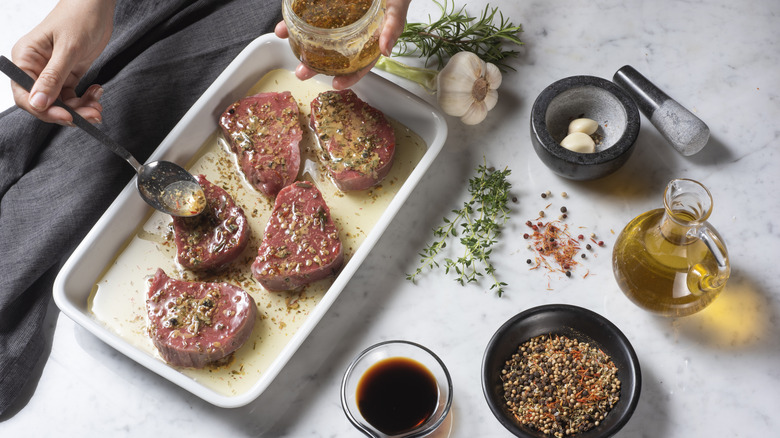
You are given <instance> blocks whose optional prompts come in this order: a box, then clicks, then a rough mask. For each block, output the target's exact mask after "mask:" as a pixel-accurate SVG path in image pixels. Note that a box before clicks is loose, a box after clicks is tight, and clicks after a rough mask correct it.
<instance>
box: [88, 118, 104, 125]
mask: <svg viewBox="0 0 780 438" xmlns="http://www.w3.org/2000/svg"><path fill="white" fill-rule="evenodd" d="M89 123H92V124H93V125H98V124H100V123H103V121H102V120H100V118H98V117H92V118H91V119H89Z"/></svg>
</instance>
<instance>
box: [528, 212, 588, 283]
mask: <svg viewBox="0 0 780 438" xmlns="http://www.w3.org/2000/svg"><path fill="white" fill-rule="evenodd" d="M537 225H538V228H539V229H538V230H535V231H534V233H533V234H532V235H531V236H530V237H531V238H532V239H533V240H534V245H533V246H532V247H533V249H534V250H535V251H536V253H537V266H539V265H543V266H545V267H546V268H547V269H548V270H549V271H559V272H562V273H564V274H565V273H566V272H569V271H571V270H572V269H573V268H574V267H575V266H576V265H577V264H578V262H577V261H576V260H574V257H575V256H576V255H577V253H579V251H580V245H579V242H578V241H577V240H576V239H574V238H572V237H571V236H570V235H569V232H568V225H566V224H561V223H560V222H557V221H551V222H548V223H546V224H544V223H541V222H539V223H538V224H537ZM568 275H571V272H569V274H568Z"/></svg>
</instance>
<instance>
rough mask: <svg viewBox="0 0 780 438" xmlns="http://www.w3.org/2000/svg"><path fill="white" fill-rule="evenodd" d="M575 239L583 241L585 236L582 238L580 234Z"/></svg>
mask: <svg viewBox="0 0 780 438" xmlns="http://www.w3.org/2000/svg"><path fill="white" fill-rule="evenodd" d="M577 238H578V239H580V240H585V236H583V235H582V234H580V235H579V236H577Z"/></svg>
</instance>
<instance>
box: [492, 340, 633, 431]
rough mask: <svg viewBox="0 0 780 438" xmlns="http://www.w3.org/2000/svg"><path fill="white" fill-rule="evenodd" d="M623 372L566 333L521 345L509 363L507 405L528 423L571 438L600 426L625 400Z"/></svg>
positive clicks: (504, 379)
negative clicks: (621, 395) (615, 407)
mask: <svg viewBox="0 0 780 438" xmlns="http://www.w3.org/2000/svg"><path fill="white" fill-rule="evenodd" d="M617 374H618V369H617V367H616V366H615V364H614V363H613V362H612V359H610V358H609V356H607V355H606V354H605V353H604V352H603V351H602V350H601V349H598V348H596V347H594V346H593V345H591V344H589V343H587V342H580V341H578V340H577V339H571V338H568V337H566V336H562V335H541V336H537V337H535V338H532V339H530V340H529V341H527V342H525V343H523V344H521V345H520V346H519V347H518V349H517V352H516V353H515V354H513V355H512V357H511V358H509V360H507V361H506V362H505V363H504V368H503V369H502V370H501V381H502V382H503V388H504V400H506V406H507V408H508V409H509V410H510V412H512V414H514V416H515V418H516V419H517V420H518V421H519V422H520V423H521V424H523V425H526V426H529V427H532V428H535V429H537V430H539V431H541V432H542V433H544V434H546V435H553V436H555V437H559V438H560V437H564V436H570V435H574V434H578V433H582V432H585V431H587V430H590V429H592V428H593V427H595V426H598V425H599V424H600V423H601V421H603V420H604V418H605V417H606V415H607V414H608V413H609V411H610V410H611V409H612V408H613V407H614V406H615V404H616V403H617V401H618V400H619V399H620V379H619V378H618V375H617Z"/></svg>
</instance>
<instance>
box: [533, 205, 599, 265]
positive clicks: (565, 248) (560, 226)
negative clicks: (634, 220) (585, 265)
mask: <svg viewBox="0 0 780 438" xmlns="http://www.w3.org/2000/svg"><path fill="white" fill-rule="evenodd" d="M550 196H551V193H550V191H549V190H547V191H545V192H542V193H541V197H542V198H547V197H550ZM561 196H563V197H568V194H566V192H562V193H561ZM551 205H552V204H547V205H546V206H545V207H544V209H543V210H541V211H540V212H539V216H538V218H537V219H535V222H533V221H531V220H529V221H526V223H525V224H526V226H528V227H529V228H530V229H531V230H530V232H528V233H524V234H523V239H526V240H530V241H531V243H530V244H529V245H528V249H530V250H531V251H534V252H535V253H536V258H535V260H536V263H535V264H532V263H529V264H530V265H531V269H537V268H539V267H544V268H546V269H547V271H548V273H549V272H560V273H562V274H564V275H566V276H567V277H571V276H572V275H573V274H574V273H573V272H572V271H573V270H574V269H575V268H576V266H577V265H578V264H579V262H578V261H577V260H576V256H577V254H580V251H581V249H582V247H581V245H582V244H585V248H586V249H587V250H592V248H593V245H596V246H601V247H603V246H605V243H604V242H603V241H601V240H597V238H596V234H595V233H590V238H589V240H590V242H592V244H593V245H591V243H586V242H585V241H586V240H587V239H586V237H585V235H583V234H578V235H577V236H576V237H572V235H570V234H569V227H568V225H567V224H566V223H565V222H564V220H565V219H567V218H568V217H569V216H568V212H569V209H568V207H566V206H561V207H559V210H560V212H561V215H559V216H558V219H557V220H551V221H549V222H543V221H541V220H539V219H541V218H544V217H545V216H546V213H545V210H547V209H548V208H550V206H551ZM580 228H582V227H580ZM581 242H582V243H581ZM579 258H580V259H587V258H588V257H586V255H585V254H584V253H582V254H580V257H579ZM529 260H530V259H529ZM588 275H589V272H587V273H585V274H584V275H583V278H586V277H588Z"/></svg>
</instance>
